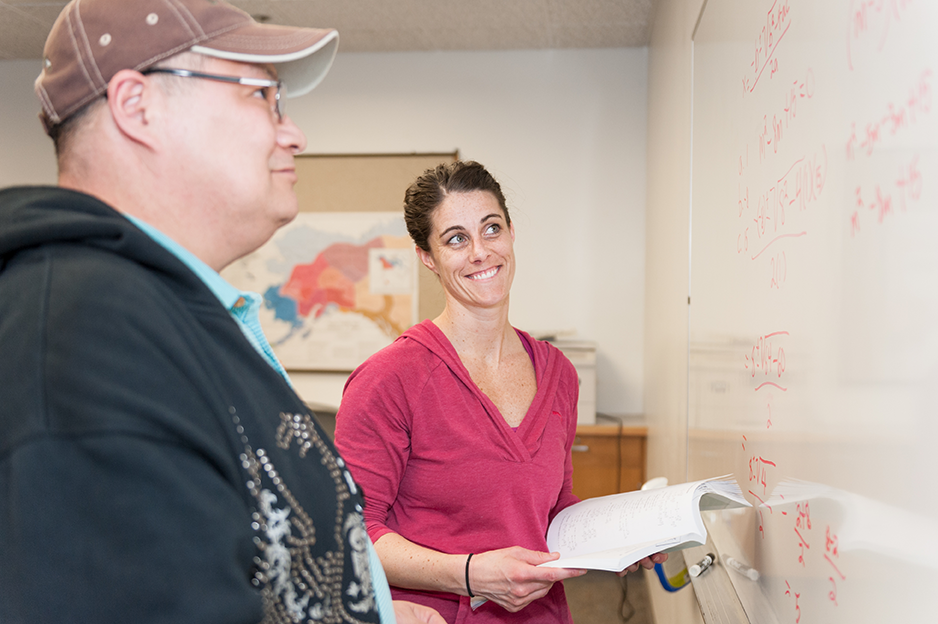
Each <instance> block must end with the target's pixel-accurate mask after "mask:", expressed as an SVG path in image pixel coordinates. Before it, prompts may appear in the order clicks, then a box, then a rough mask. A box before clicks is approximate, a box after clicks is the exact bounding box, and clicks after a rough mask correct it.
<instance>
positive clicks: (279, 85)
mask: <svg viewBox="0 0 938 624" xmlns="http://www.w3.org/2000/svg"><path fill="white" fill-rule="evenodd" d="M141 73H144V74H170V75H173V76H179V77H181V78H202V79H204V80H215V81H217V82H227V83H230V84H242V85H248V86H250V87H260V88H261V93H262V94H263V95H264V99H266V100H267V103H268V104H270V110H271V111H274V112H276V113H277V119H278V120H279V121H283V116H284V115H285V114H286V108H287V101H286V100H287V85H285V84H283V82H282V81H280V80H264V79H263V78H239V77H237V76H219V75H217V74H203V73H202V72H197V71H191V70H188V69H175V68H170V67H155V68H152V69H147V70H145V71H143V72H141Z"/></svg>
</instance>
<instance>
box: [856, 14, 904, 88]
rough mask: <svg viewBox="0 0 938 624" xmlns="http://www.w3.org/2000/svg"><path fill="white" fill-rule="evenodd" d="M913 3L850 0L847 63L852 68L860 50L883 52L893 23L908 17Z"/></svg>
mask: <svg viewBox="0 0 938 624" xmlns="http://www.w3.org/2000/svg"><path fill="white" fill-rule="evenodd" d="M911 4H912V0H850V9H849V11H848V16H849V18H848V19H849V24H848V25H847V66H848V67H849V68H850V70H851V71H852V70H853V64H854V63H853V59H854V55H855V54H856V53H857V52H859V51H863V50H869V51H870V52H874V53H877V54H878V53H880V52H882V50H883V48H884V47H885V46H886V41H887V39H888V38H889V33H890V29H891V27H892V24H893V22H898V21H900V20H901V19H902V18H903V17H905V15H906V13H907V12H908V8H909V6H910V5H911Z"/></svg>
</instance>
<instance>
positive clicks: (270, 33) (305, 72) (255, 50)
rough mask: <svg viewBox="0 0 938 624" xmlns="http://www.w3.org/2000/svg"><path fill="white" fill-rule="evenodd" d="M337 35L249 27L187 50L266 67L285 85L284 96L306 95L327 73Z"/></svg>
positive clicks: (314, 30) (322, 31)
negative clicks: (269, 66)
mask: <svg viewBox="0 0 938 624" xmlns="http://www.w3.org/2000/svg"><path fill="white" fill-rule="evenodd" d="M338 49H339V33H338V32H337V31H335V30H333V29H320V28H295V27H288V26H274V25H270V24H256V23H252V24H249V25H247V26H244V27H242V28H238V29H236V30H233V31H231V32H228V33H225V34H224V35H220V36H218V37H215V38H213V39H211V40H209V41H206V42H205V43H204V44H202V45H196V46H193V47H192V48H191V51H192V52H196V53H198V54H204V55H206V56H213V57H215V58H220V59H225V60H228V61H236V62H239V63H270V64H272V65H273V66H274V67H276V69H277V76H278V77H279V79H280V80H282V81H283V82H284V84H286V85H287V96H288V97H296V96H298V95H303V94H305V93H309V92H310V91H312V90H313V88H315V87H316V85H318V84H319V83H320V82H322V79H323V78H325V77H326V74H327V73H329V68H330V67H332V61H333V60H334V59H335V54H336V51H337V50H338Z"/></svg>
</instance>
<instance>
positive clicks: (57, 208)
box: [0, 186, 211, 296]
mask: <svg viewBox="0 0 938 624" xmlns="http://www.w3.org/2000/svg"><path fill="white" fill-rule="evenodd" d="M73 243H75V244H82V245H87V246H91V247H97V248H99V249H102V250H106V251H110V252H113V253H115V254H117V255H120V256H122V257H124V258H127V259H128V260H131V261H133V262H137V263H139V264H142V265H145V266H147V267H149V268H152V269H155V270H157V271H159V272H161V273H164V274H166V275H167V276H170V277H171V278H172V279H173V280H174V281H178V282H181V283H182V284H184V285H185V286H187V290H192V289H194V290H195V291H202V292H204V293H207V294H208V295H209V296H211V293H210V292H209V291H208V290H207V289H206V288H205V287H204V286H203V285H202V283H201V280H199V278H198V276H196V275H195V274H194V273H192V272H191V271H189V269H188V268H186V266H185V265H184V264H183V263H182V262H181V261H179V260H178V259H177V258H176V257H175V256H173V255H172V254H170V253H169V252H168V251H166V250H165V249H163V247H161V246H160V245H159V244H158V243H156V242H155V241H153V239H151V238H150V237H149V236H148V235H147V234H145V233H144V232H143V231H141V230H140V229H139V228H137V227H136V226H135V225H134V224H133V223H131V222H130V221H129V220H128V219H126V218H125V217H124V216H123V215H121V214H120V213H119V212H118V211H116V210H114V209H113V208H111V207H110V206H108V205H107V204H105V203H104V202H102V201H101V200H99V199H97V198H95V197H92V196H91V195H87V194H85V193H80V192H78V191H72V190H69V189H64V188H59V187H55V186H30V187H13V188H7V189H2V190H0V271H2V270H3V269H4V267H5V266H6V265H7V264H8V263H9V262H10V261H12V259H13V258H14V256H16V255H17V254H19V253H21V252H23V251H27V250H29V249H30V248H34V247H38V246H40V245H49V244H63V245H68V244H73Z"/></svg>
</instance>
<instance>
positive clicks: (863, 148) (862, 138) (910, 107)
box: [846, 69, 932, 160]
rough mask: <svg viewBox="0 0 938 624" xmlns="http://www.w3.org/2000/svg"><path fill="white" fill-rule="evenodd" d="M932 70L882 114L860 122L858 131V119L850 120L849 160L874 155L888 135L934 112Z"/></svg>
mask: <svg viewBox="0 0 938 624" xmlns="http://www.w3.org/2000/svg"><path fill="white" fill-rule="evenodd" d="M931 80H932V71H931V69H925V70H923V71H922V73H921V74H920V75H919V78H918V81H917V82H916V83H915V84H914V85H912V86H911V87H909V89H908V95H907V96H906V97H905V98H904V99H902V100H897V101H894V102H890V103H889V104H887V105H886V110H885V111H884V112H883V114H882V115H881V116H880V117H878V118H876V119H873V120H872V121H868V122H866V123H865V124H861V126H862V127H861V128H860V130H859V134H857V122H855V121H853V122H851V123H850V136H849V137H848V138H847V145H846V149H847V160H855V159H856V157H857V156H858V155H859V156H871V155H872V154H873V152H874V150H875V149H876V147H877V146H878V145H880V144H881V143H882V142H883V141H884V140H885V139H886V136H887V135H888V136H896V135H897V134H899V132H900V131H902V130H904V129H906V128H910V127H911V126H913V125H915V124H916V123H917V122H918V121H920V119H921V118H922V117H925V116H927V115H928V114H929V113H930V112H931Z"/></svg>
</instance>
